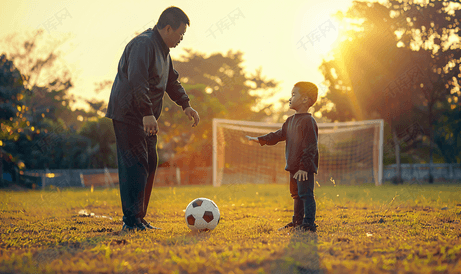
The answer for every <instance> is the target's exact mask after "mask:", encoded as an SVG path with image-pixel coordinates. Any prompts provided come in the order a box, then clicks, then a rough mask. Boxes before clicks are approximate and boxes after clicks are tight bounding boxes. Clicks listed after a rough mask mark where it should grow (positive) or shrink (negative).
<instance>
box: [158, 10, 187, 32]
mask: <svg viewBox="0 0 461 274" xmlns="http://www.w3.org/2000/svg"><path fill="white" fill-rule="evenodd" d="M181 23H184V24H186V25H188V26H189V24H190V22H189V17H187V15H186V14H185V13H184V11H182V10H181V9H180V8H178V7H169V8H167V9H165V10H164V11H163V12H162V14H160V17H159V18H158V22H157V28H158V29H163V28H164V27H166V26H168V25H170V26H171V27H172V28H173V29H174V30H177V29H178V28H179V26H181Z"/></svg>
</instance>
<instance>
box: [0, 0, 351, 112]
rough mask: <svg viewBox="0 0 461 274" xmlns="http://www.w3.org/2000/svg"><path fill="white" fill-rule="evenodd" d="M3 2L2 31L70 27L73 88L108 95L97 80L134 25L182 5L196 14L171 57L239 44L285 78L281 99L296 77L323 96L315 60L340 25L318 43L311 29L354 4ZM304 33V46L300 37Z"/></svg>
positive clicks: (112, 67)
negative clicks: (311, 40)
mask: <svg viewBox="0 0 461 274" xmlns="http://www.w3.org/2000/svg"><path fill="white" fill-rule="evenodd" d="M5 2H6V1H2V4H1V12H0V15H1V16H0V25H1V26H2V27H1V28H0V38H4V37H5V36H6V35H9V34H12V33H15V32H17V33H24V32H25V31H27V30H34V29H37V28H45V27H47V28H48V29H47V31H46V33H47V35H50V36H51V37H53V38H56V39H59V38H60V37H63V35H65V34H70V37H71V38H70V39H69V40H67V42H66V43H65V44H64V46H63V47H62V50H63V56H62V57H63V60H64V61H65V63H66V64H67V66H68V67H69V68H70V69H71V71H72V79H73V80H74V87H73V88H72V90H71V93H73V94H75V95H77V96H82V97H85V98H93V97H94V98H97V99H104V100H105V101H106V102H107V101H108V98H109V94H110V88H107V89H105V90H103V91H102V92H100V93H99V94H96V93H94V83H95V82H101V81H103V80H111V81H112V80H113V79H114V77H115V75H116V70H117V64H118V61H119V59H120V56H121V54H122V52H123V49H124V47H125V45H126V43H127V42H128V41H129V40H130V39H131V38H133V37H134V33H135V32H137V31H138V32H142V31H143V30H145V29H147V28H149V27H152V26H154V25H155V23H156V21H157V19H158V17H159V16H160V13H161V12H162V11H163V10H164V9H165V8H167V7H169V6H178V7H180V8H181V9H182V10H183V11H184V12H185V13H186V14H187V15H188V16H189V18H190V21H191V25H190V27H189V28H188V30H187V32H186V35H185V37H184V40H183V41H182V42H181V44H180V45H179V46H178V47H177V48H175V49H172V50H171V55H172V57H173V59H174V58H177V57H179V56H180V55H181V54H182V53H183V49H184V48H192V49H194V50H197V51H200V52H203V53H206V54H211V53H214V52H221V53H226V52H227V51H228V50H230V49H232V50H239V51H242V52H243V53H244V59H245V62H244V66H246V70H247V72H253V71H254V70H255V69H256V68H258V67H260V66H261V67H262V72H263V75H266V76H267V77H268V78H273V79H275V80H277V81H280V82H281V84H280V90H279V92H278V96H277V97H278V98H285V99H287V100H288V98H289V96H290V92H291V89H292V87H293V85H294V84H295V83H296V82H297V81H311V82H313V83H315V84H317V85H318V86H319V87H320V89H319V91H320V95H322V94H323V93H324V91H325V88H324V86H322V82H323V76H322V74H321V73H320V71H319V70H318V67H319V65H320V63H321V61H322V57H324V56H325V55H326V53H327V52H328V50H329V48H330V45H331V43H332V42H333V41H335V39H336V38H337V36H338V24H337V22H335V21H333V20H332V21H331V22H332V23H333V27H334V28H335V29H336V30H335V29H332V28H330V30H329V31H324V36H321V37H320V38H319V40H318V41H315V43H314V44H313V45H312V44H310V43H309V42H307V38H306V36H309V35H313V34H315V32H316V31H318V30H319V29H320V28H322V27H320V26H321V25H322V24H323V23H325V22H327V21H328V20H330V18H331V17H330V16H331V15H332V14H334V13H336V12H337V11H338V10H342V11H346V10H347V8H348V7H349V6H350V5H351V3H352V1H351V0H323V1H318V0H303V1H301V0H296V1H295V0H288V1H274V0H265V1H251V0H250V1H248V0H246V1H240V0H235V1H211V0H204V1H197V0H195V1H190V0H189V1H185V0H184V1H169V0H163V1H137V0H133V1H117V0H111V1H94V0H93V1H88V0H81V1H62V0H59V1H58V0H41V1H22V0H14V1H7V2H6V3H5ZM66 13H67V16H66ZM238 14H240V15H238ZM229 16H230V17H231V18H234V22H231V21H230V20H229ZM57 18H60V19H61V20H60V21H58V19H57ZM226 23H228V24H229V23H233V24H230V25H228V26H227V28H225V29H222V32H221V31H219V30H218V25H219V24H226ZM50 24H51V25H50ZM210 29H211V30H213V31H214V33H213V34H214V37H213V35H212V34H211V32H210ZM320 35H321V34H320ZM302 39H303V42H304V43H305V47H306V49H304V48H302V47H301V46H300V43H298V42H299V41H300V40H302ZM5 50H7V49H4V48H2V49H1V50H0V51H1V52H4V51H5ZM1 52H0V53H1ZM179 73H180V74H181V71H179ZM193 104H197V102H192V106H193Z"/></svg>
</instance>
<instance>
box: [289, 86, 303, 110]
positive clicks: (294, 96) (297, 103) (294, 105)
mask: <svg viewBox="0 0 461 274" xmlns="http://www.w3.org/2000/svg"><path fill="white" fill-rule="evenodd" d="M288 102H289V106H290V109H294V110H298V109H299V108H300V107H301V106H302V105H303V104H304V103H305V102H306V97H305V96H302V95H301V93H299V88H298V87H294V88H293V90H292V91H291V98H290V100H289V101H288Z"/></svg>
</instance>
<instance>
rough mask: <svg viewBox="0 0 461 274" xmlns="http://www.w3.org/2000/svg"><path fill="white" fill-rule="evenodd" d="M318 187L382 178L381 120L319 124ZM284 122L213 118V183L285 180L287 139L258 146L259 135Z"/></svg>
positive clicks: (382, 125)
mask: <svg viewBox="0 0 461 274" xmlns="http://www.w3.org/2000/svg"><path fill="white" fill-rule="evenodd" d="M317 125H318V128H319V154H320V157H319V172H318V174H317V175H316V177H315V181H317V182H318V183H319V185H328V184H329V185H332V184H336V185H359V184H368V183H374V184H375V185H377V186H378V185H381V184H382V180H383V131H384V121H383V120H368V121H358V122H340V123H318V124H317ZM281 127H282V123H274V124H271V123H263V122H249V121H237V120H227V119H213V185H214V186H221V185H230V184H243V183H258V184H259V183H287V182H288V172H287V171H285V142H280V143H278V144H277V145H275V146H267V145H265V146H260V145H259V144H258V143H255V142H251V141H248V139H247V138H246V137H245V136H246V135H249V136H253V137H257V136H261V135H264V134H267V133H269V132H273V131H277V130H278V129H280V128H281Z"/></svg>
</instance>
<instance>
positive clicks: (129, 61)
mask: <svg viewBox="0 0 461 274" xmlns="http://www.w3.org/2000/svg"><path fill="white" fill-rule="evenodd" d="M178 78H179V74H178V72H176V70H174V68H173V64H172V62H171V57H170V49H169V48H168V46H167V45H166V44H165V42H163V39H162V37H161V36H160V33H159V32H158V29H157V27H156V26H155V27H154V28H149V29H147V30H146V31H144V32H143V33H141V34H139V35H138V36H136V37H135V38H133V39H132V40H131V41H130V42H129V43H128V44H127V45H126V47H125V50H124V51H123V55H122V57H121V58H120V61H119V63H118V69H117V75H116V77H115V80H114V83H113V85H112V90H111V94H110V98H109V104H108V107H107V113H106V117H108V118H111V119H115V120H118V121H122V122H125V123H129V124H134V125H140V126H141V127H142V125H143V124H142V117H144V116H148V115H154V116H155V118H156V119H158V118H159V116H160V113H161V112H162V105H163V95H164V92H165V91H166V92H167V93H168V95H169V96H170V98H171V99H172V100H173V101H174V102H176V104H178V105H180V106H182V108H183V110H184V109H186V108H187V107H189V106H190V105H189V97H188V96H187V94H186V91H185V90H184V88H183V87H182V85H181V83H180V82H179V81H178Z"/></svg>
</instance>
